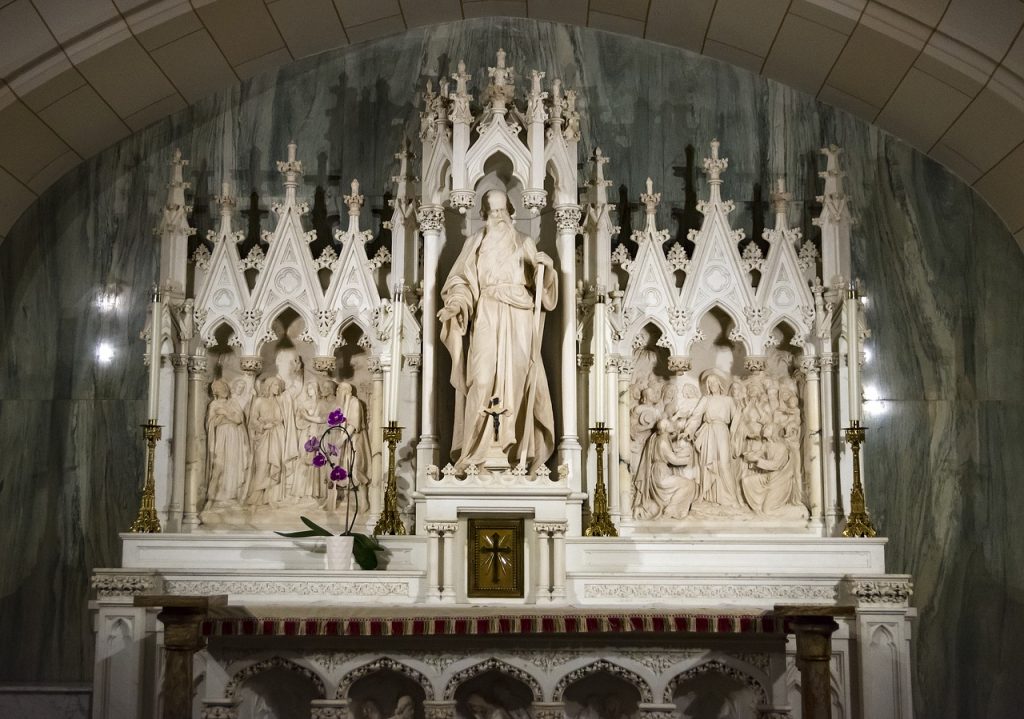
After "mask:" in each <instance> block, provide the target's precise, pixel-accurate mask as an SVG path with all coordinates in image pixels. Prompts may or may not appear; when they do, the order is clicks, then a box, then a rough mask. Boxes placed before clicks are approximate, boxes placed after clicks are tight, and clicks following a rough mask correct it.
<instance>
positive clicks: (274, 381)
mask: <svg viewBox="0 0 1024 719" xmlns="http://www.w3.org/2000/svg"><path fill="white" fill-rule="evenodd" d="M264 391H265V392H266V394H265V395H264V396H265V397H277V396H279V395H280V394H281V393H282V392H284V380H283V379H281V378H280V377H271V378H270V379H268V380H266V381H265V382H264Z"/></svg>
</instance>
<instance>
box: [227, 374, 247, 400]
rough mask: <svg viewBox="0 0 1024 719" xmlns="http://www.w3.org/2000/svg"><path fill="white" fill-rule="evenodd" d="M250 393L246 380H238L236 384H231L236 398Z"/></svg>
mask: <svg viewBox="0 0 1024 719" xmlns="http://www.w3.org/2000/svg"><path fill="white" fill-rule="evenodd" d="M248 391H249V384H248V383H247V382H246V381H245V380H244V379H241V378H239V379H236V380H235V381H234V382H232V383H231V392H232V393H233V394H234V395H235V396H236V397H241V396H242V395H244V394H245V393H246V392H248Z"/></svg>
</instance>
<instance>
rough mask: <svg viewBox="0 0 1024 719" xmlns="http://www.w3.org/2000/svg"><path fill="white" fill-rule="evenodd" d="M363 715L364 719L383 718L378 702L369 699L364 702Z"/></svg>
mask: <svg viewBox="0 0 1024 719" xmlns="http://www.w3.org/2000/svg"><path fill="white" fill-rule="evenodd" d="M361 714H362V715H363V719H381V717H382V716H383V714H381V712H380V707H378V706H377V702H375V701H373V700H372V699H367V700H366V701H365V702H363V706H362V711H361Z"/></svg>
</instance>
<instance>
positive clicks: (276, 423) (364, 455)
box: [204, 349, 370, 511]
mask: <svg viewBox="0 0 1024 719" xmlns="http://www.w3.org/2000/svg"><path fill="white" fill-rule="evenodd" d="M276 364H277V374H274V375H269V376H262V377H257V378H256V379H255V380H252V379H250V378H248V377H242V378H238V379H235V380H234V381H233V382H231V383H230V384H229V383H228V381H226V380H224V379H216V380H214V381H213V382H212V383H211V385H210V395H211V400H210V403H209V405H208V407H207V412H206V446H207V463H206V476H207V491H206V505H205V508H204V509H205V511H209V510H217V509H227V508H232V507H238V506H244V507H248V508H259V507H266V506H277V505H283V504H298V503H320V504H324V503H325V502H327V499H328V487H327V485H328V470H329V467H327V466H325V467H317V466H315V465H314V464H313V463H312V462H311V457H312V455H310V454H309V453H307V452H306V451H305V450H304V448H303V445H304V444H305V443H306V441H307V440H308V439H309V438H310V437H317V438H319V436H320V435H321V434H322V433H323V431H324V430H325V429H326V428H327V426H328V424H327V418H328V415H329V414H330V412H331V411H333V410H334V409H339V408H340V409H341V410H342V412H343V413H344V415H345V417H346V422H345V427H346V428H347V429H348V431H349V432H350V433H351V435H352V442H351V445H346V444H344V443H343V442H341V441H340V436H339V437H335V438H333V440H332V438H331V437H329V438H328V440H329V441H331V442H332V444H335V445H337V446H338V447H339V451H340V455H339V457H338V458H337V459H336V460H335V461H336V462H338V463H340V464H342V466H345V467H347V466H349V464H350V463H351V465H352V481H353V482H354V483H355V484H356V485H357V487H358V488H359V491H360V492H361V494H362V496H361V497H360V505H361V506H366V504H365V500H366V492H367V486H368V484H369V480H370V440H369V433H368V431H367V430H368V427H367V417H366V411H365V406H364V405H363V403H362V402H361V401H360V400H359V399H358V398H357V397H356V396H355V392H354V390H353V388H352V385H351V384H350V383H348V382H335V381H334V380H333V379H330V378H328V377H320V376H316V377H310V378H308V379H307V378H306V376H305V372H304V368H303V364H302V358H301V357H300V356H299V354H298V352H296V351H295V350H294V349H283V350H280V351H279V352H278V354H277V361H276ZM350 452H351V453H352V455H351V456H350V455H349V454H348V453H350Z"/></svg>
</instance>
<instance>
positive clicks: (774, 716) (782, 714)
mask: <svg viewBox="0 0 1024 719" xmlns="http://www.w3.org/2000/svg"><path fill="white" fill-rule="evenodd" d="M757 719H793V713H792V712H790V711H789V709H778V708H774V707H761V708H759V709H758V710H757Z"/></svg>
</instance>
